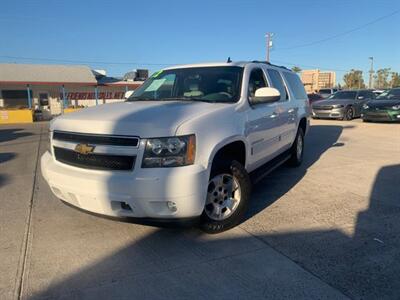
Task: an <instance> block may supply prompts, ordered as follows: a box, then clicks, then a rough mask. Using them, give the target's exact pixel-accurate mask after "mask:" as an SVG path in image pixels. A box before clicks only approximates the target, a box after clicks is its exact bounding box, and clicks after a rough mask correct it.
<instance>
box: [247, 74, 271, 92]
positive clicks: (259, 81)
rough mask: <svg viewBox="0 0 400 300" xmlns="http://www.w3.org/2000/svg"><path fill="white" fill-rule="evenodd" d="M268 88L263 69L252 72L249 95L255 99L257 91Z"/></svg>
mask: <svg viewBox="0 0 400 300" xmlns="http://www.w3.org/2000/svg"><path fill="white" fill-rule="evenodd" d="M263 87H267V83H266V81H265V78H264V73H263V71H262V70H261V69H254V70H253V71H251V74H250V79H249V90H248V95H249V97H250V98H253V97H254V96H255V94H256V90H258V89H259V88H263Z"/></svg>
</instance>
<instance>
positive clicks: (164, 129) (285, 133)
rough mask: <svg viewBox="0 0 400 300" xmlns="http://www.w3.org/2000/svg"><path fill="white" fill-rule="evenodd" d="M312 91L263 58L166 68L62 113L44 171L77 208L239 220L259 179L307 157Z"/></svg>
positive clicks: (206, 226) (225, 225)
mask: <svg viewBox="0 0 400 300" xmlns="http://www.w3.org/2000/svg"><path fill="white" fill-rule="evenodd" d="M308 111H309V106H308V101H307V94H306V92H305V90H304V87H303V84H302V83H301V81H300V79H299V77H298V76H297V75H296V74H295V73H294V72H292V71H291V70H289V69H286V68H284V67H278V66H275V65H271V64H268V63H261V62H238V63H232V62H229V63H218V64H199V65H186V66H178V67H172V68H168V69H164V70H162V71H160V72H156V73H155V74H153V75H152V77H151V78H149V79H148V80H147V81H146V82H145V83H144V84H143V85H142V86H141V87H139V88H138V89H137V90H136V91H135V92H134V94H133V95H131V96H130V97H129V98H128V99H127V101H125V102H121V103H114V104H104V105H100V106H97V107H91V108H86V109H83V110H81V111H79V112H75V113H71V114H67V115H63V116H60V117H58V118H56V119H54V120H53V121H52V122H51V125H50V140H51V142H50V150H49V151H47V152H46V153H45V154H44V155H43V156H42V158H41V168H42V174H43V176H44V178H45V180H46V181H47V183H48V184H49V186H50V188H51V190H52V191H53V193H54V194H55V195H56V196H57V197H58V198H60V199H61V200H62V201H65V202H67V203H69V204H71V205H73V206H76V207H79V208H81V209H83V210H87V211H90V212H93V213H98V214H102V215H107V216H113V217H135V218H147V219H149V218H150V219H153V220H154V219H156V220H158V221H160V222H161V221H177V220H182V219H183V220H188V219H193V218H194V219H196V220H200V226H201V228H202V229H203V230H204V231H206V232H210V233H216V232H220V231H223V230H226V229H229V228H231V227H233V226H235V225H236V224H238V223H239V222H240V221H241V220H242V218H243V216H244V214H245V211H246V208H247V206H248V203H249V198H250V190H251V180H250V176H252V177H254V176H255V177H259V176H262V174H265V173H266V172H269V171H270V170H271V169H273V168H275V167H276V166H277V164H281V163H282V162H285V161H288V162H289V163H290V164H291V165H292V166H298V165H300V164H301V162H302V160H303V149H304V135H305V134H306V132H307V129H308V126H309V121H308Z"/></svg>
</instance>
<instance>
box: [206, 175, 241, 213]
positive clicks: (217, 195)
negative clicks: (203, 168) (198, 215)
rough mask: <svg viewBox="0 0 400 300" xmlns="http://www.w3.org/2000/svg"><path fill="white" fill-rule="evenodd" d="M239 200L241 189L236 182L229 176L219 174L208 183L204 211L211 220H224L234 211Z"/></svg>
mask: <svg viewBox="0 0 400 300" xmlns="http://www.w3.org/2000/svg"><path fill="white" fill-rule="evenodd" d="M240 200H241V189H240V185H239V182H238V180H237V179H236V178H235V177H234V176H232V175H231V174H219V175H217V176H215V177H213V178H212V179H211V180H210V181H209V183H208V193H207V200H206V206H205V209H204V211H205V213H206V214H207V216H208V217H209V218H210V219H212V220H215V221H221V220H225V219H226V218H228V217H230V216H231V215H232V214H233V213H234V212H235V211H236V209H237V207H238V206H239V203H240Z"/></svg>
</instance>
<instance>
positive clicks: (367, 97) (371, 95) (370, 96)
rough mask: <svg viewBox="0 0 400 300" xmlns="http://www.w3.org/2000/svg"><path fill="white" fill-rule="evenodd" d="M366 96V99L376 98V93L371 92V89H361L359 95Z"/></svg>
mask: <svg viewBox="0 0 400 300" xmlns="http://www.w3.org/2000/svg"><path fill="white" fill-rule="evenodd" d="M360 96H361V97H364V99H374V98H375V95H374V93H372V92H370V91H360V92H358V97H360Z"/></svg>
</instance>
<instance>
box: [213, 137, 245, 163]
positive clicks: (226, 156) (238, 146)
mask: <svg viewBox="0 0 400 300" xmlns="http://www.w3.org/2000/svg"><path fill="white" fill-rule="evenodd" d="M225 160H229V161H232V160H236V161H237V162H239V163H240V164H241V165H242V166H245V163H246V146H245V144H244V142H242V141H235V142H232V143H229V144H227V145H225V146H223V147H222V148H221V149H219V150H218V151H217V153H215V156H214V159H213V163H212V166H213V167H214V166H215V162H217V161H219V162H221V161H225Z"/></svg>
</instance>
